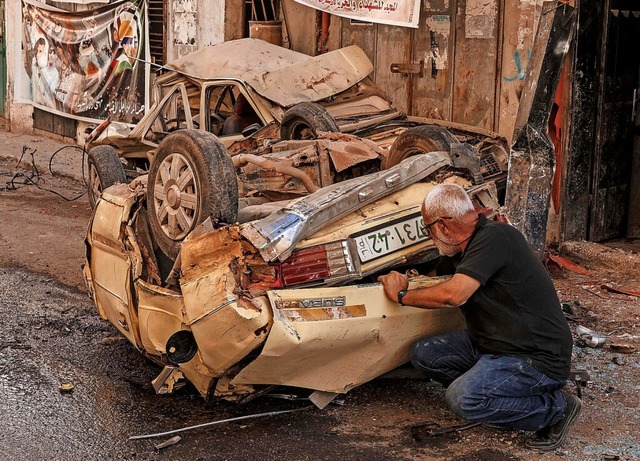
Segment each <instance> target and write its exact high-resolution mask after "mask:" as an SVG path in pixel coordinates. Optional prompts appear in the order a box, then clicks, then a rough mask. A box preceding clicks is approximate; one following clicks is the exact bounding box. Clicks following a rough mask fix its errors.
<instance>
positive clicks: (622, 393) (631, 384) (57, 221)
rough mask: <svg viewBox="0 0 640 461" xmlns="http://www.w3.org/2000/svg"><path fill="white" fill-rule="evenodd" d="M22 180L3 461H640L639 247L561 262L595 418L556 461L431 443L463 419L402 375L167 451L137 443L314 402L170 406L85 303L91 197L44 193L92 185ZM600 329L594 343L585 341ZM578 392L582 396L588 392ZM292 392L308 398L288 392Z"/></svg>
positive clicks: (3, 323) (490, 446)
mask: <svg viewBox="0 0 640 461" xmlns="http://www.w3.org/2000/svg"><path fill="white" fill-rule="evenodd" d="M24 171H28V170H24ZM16 172H17V167H16V165H15V162H14V161H13V160H7V159H1V158H0V246H1V248H2V249H1V250H0V279H2V286H1V287H0V329H1V330H2V331H0V337H1V338H2V339H1V340H0V353H1V354H0V356H1V357H0V382H2V386H0V388H2V389H3V390H0V400H2V403H0V418H2V419H3V421H11V425H10V428H11V430H10V431H9V432H6V431H5V432H6V433H4V434H3V435H1V436H0V443H1V444H2V446H3V447H4V449H3V450H4V451H3V453H0V459H18V458H20V459H25V460H36V459H43V456H46V457H47V458H48V459H65V460H73V459H89V458H91V459H153V460H155V459H202V460H205V459H228V460H236V459H238V460H242V459H247V460H248V459H258V458H260V459H265V460H278V459H309V460H317V459H332V460H334V459H342V460H361V459H370V460H372V461H373V460H383V459H384V460H387V459H389V460H392V459H393V460H396V459H405V460H425V459H429V460H459V461H462V460H468V461H471V460H482V461H492V460H538V459H539V460H573V461H582V460H638V459H640V432H639V431H638V429H637V427H638V425H639V423H640V409H639V408H640V392H639V388H640V361H639V357H640V355H639V354H640V352H638V350H640V333H639V330H638V325H639V324H640V297H638V294H640V293H636V294H624V293H620V291H628V292H630V293H631V291H632V290H635V291H636V292H637V291H639V290H640V284H639V281H640V256H639V255H638V253H637V250H638V248H639V247H640V245H638V242H634V241H619V242H614V243H612V244H608V245H602V244H594V243H587V242H569V243H566V244H564V245H562V246H561V247H560V249H559V252H560V255H563V256H565V257H566V258H568V259H570V260H571V261H573V262H575V263H577V264H578V265H579V268H571V270H570V269H567V268H563V267H561V266H559V265H558V264H557V263H555V262H553V261H551V260H550V261H548V262H547V264H548V268H549V271H550V272H551V273H552V275H553V279H554V282H555V284H556V287H557V290H558V293H559V296H560V299H561V301H562V302H563V303H564V304H563V306H564V309H565V314H566V316H567V318H568V319H569V323H570V326H571V329H572V331H573V332H574V339H575V347H574V358H573V365H574V368H576V369H582V370H584V371H586V373H587V374H588V376H589V380H588V382H585V383H584V384H585V387H581V388H580V391H581V394H582V399H583V402H584V406H583V412H582V415H581V417H580V419H579V420H578V422H577V424H576V426H575V427H574V428H573V430H572V431H571V434H570V436H569V438H568V440H567V441H566V443H565V444H564V446H562V447H561V448H560V449H558V450H556V451H555V452H550V453H538V452H532V451H530V450H527V449H526V448H525V447H524V445H523V440H524V438H525V437H526V435H527V434H524V433H522V432H517V431H498V430H494V429H489V428H486V427H483V426H478V427H475V428H471V429H468V430H465V431H460V432H451V433H449V434H446V435H441V436H437V437H432V436H429V435H428V430H429V429H432V428H434V427H447V426H454V425H459V424H463V423H464V421H462V420H460V419H458V418H457V417H455V416H454V415H453V414H452V413H451V412H450V411H449V410H448V409H447V407H446V405H445V403H444V400H443V394H444V390H443V389H442V388H441V387H440V386H439V385H437V384H435V383H432V382H427V381H424V380H414V379H397V378H396V379H378V380H375V381H373V382H370V383H367V384H366V385H363V386H361V387H359V388H356V389H354V390H353V391H351V392H350V393H348V394H347V395H346V396H344V399H343V400H344V405H331V406H329V407H327V409H325V410H323V411H320V410H317V409H315V408H309V409H304V410H302V411H299V412H296V413H291V414H289V415H285V416H280V417H275V418H262V419H251V420H246V421H240V422H235V423H232V424H226V425H220V426H215V427H212V428H209V429H199V430H194V431H188V432H184V433H182V434H181V435H182V440H181V441H180V442H179V443H177V444H176V445H174V446H171V447H169V448H166V449H156V448H155V446H156V444H158V443H159V442H161V441H163V440H166V439H167V438H169V436H167V437H165V438H160V439H152V440H141V441H129V440H127V438H128V436H129V435H134V434H136V433H138V434H139V433H145V432H146V433H148V432H155V431H160V430H167V429H173V428H176V427H186V426H190V425H194V424H200V423H206V422H209V421H212V420H215V419H220V418H224V417H237V416H242V415H251V414H255V413H260V412H269V411H274V410H282V409H292V408H302V407H306V406H307V405H308V403H304V402H297V401H285V400H281V399H276V398H273V397H272V398H261V399H256V400H254V401H252V402H251V403H250V404H246V405H238V404H234V403H228V402H205V401H204V400H203V399H201V398H200V397H199V396H198V395H197V393H196V392H195V391H194V390H193V389H192V388H190V387H188V386H187V387H185V388H183V389H182V390H180V391H178V392H177V393H176V394H174V395H170V396H159V395H155V393H154V392H153V388H152V387H151V385H150V380H151V379H153V378H154V377H155V376H156V375H157V373H158V372H159V369H158V368H157V367H155V366H154V365H152V364H151V363H150V362H149V361H147V360H145V359H144V358H143V357H142V356H141V355H140V354H139V353H138V352H137V351H136V350H135V348H134V347H133V346H131V345H130V344H129V343H127V342H126V341H125V340H123V339H121V338H119V336H118V334H117V332H116V330H115V328H112V327H111V325H110V324H108V323H107V322H106V321H103V320H101V319H100V318H99V316H98V313H97V311H96V310H95V308H94V306H93V304H92V301H91V300H90V299H89V298H88V297H86V292H85V289H84V283H83V280H82V273H81V266H82V264H83V262H84V261H83V255H84V243H83V239H84V234H85V232H86V226H87V223H88V220H89V218H90V208H89V205H88V202H87V200H86V196H83V197H81V198H79V199H77V200H73V201H67V200H65V199H63V198H61V197H60V196H59V195H56V194H55V193H52V192H49V191H46V190H44V189H50V190H53V191H55V192H57V193H58V194H61V195H63V196H64V197H67V198H74V197H76V196H77V195H79V194H81V193H82V191H83V187H84V186H83V185H82V184H80V183H78V182H74V181H71V180H69V179H64V178H58V177H56V178H53V177H50V176H47V175H45V177H44V178H43V179H44V180H45V182H43V183H40V187H41V188H40V189H38V188H36V187H35V186H33V185H24V184H23V185H18V184H16V181H13V182H14V184H13V186H12V187H6V183H7V181H8V180H9V179H11V178H12V177H14V175H15V173H16ZM17 185H18V187H16V186H17ZM45 186H46V187H45ZM554 254H555V253H554ZM556 259H557V258H556ZM563 265H564V266H565V267H569V264H568V263H563ZM580 268H582V269H584V270H586V271H588V273H587V272H584V273H582V274H580V273H578V272H576V270H580ZM603 286H605V287H608V288H603ZM616 291H618V292H616ZM581 327H582V328H581ZM585 329H588V330H591V332H587V333H586V334H585V335H584V336H580V335H579V334H578V333H579V332H580V331H585ZM598 338H600V339H599V340H598ZM603 341H604V342H603ZM602 342H603V344H600V343H602ZM594 346H595V347H594ZM72 378H75V389H74V392H73V393H72V394H69V395H63V394H61V393H60V392H59V385H60V383H61V382H62V381H64V380H65V379H72ZM567 389H568V391H569V392H572V393H577V392H578V387H577V386H575V385H574V384H569V385H568V387H567ZM292 392H293V393H296V392H298V393H301V394H302V391H299V390H293V391H292V390H286V391H284V393H292ZM33 402H36V404H34V403H33ZM16 453H19V456H18V458H15V454H16Z"/></svg>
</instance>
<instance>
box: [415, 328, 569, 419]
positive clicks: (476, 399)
mask: <svg viewBox="0 0 640 461" xmlns="http://www.w3.org/2000/svg"><path fill="white" fill-rule="evenodd" d="M411 362H412V363H413V365H414V366H415V367H416V368H417V369H419V370H422V371H423V372H425V373H426V375H427V377H429V378H431V379H433V380H435V381H438V382H441V383H442V384H444V385H445V386H448V387H447V391H446V394H445V398H446V401H447V404H448V405H449V408H451V410H452V411H453V412H454V413H455V414H456V415H458V416H460V417H461V418H463V419H466V420H469V421H477V422H482V423H488V424H495V425H498V426H504V427H510V428H513V429H519V430H523V431H537V430H539V429H542V428H543V427H546V426H548V425H549V424H555V423H556V422H558V421H559V420H560V419H562V417H563V416H564V410H565V407H566V400H565V397H564V394H563V393H562V392H561V391H560V389H561V388H562V387H563V386H564V385H565V382H561V381H557V380H555V379H552V378H549V377H548V376H546V375H544V374H543V373H540V372H539V371H538V370H536V368H535V367H534V366H533V365H531V363H530V362H529V361H528V360H526V359H524V358H521V357H515V356H508V355H490V354H480V353H479V352H478V351H477V350H476V349H475V347H474V346H473V344H471V340H470V339H469V335H468V334H467V331H466V330H462V331H456V332H454V333H448V334H445V335H440V336H428V337H425V338H422V339H420V340H418V341H417V342H416V343H415V344H414V345H413V348H412V351H411Z"/></svg>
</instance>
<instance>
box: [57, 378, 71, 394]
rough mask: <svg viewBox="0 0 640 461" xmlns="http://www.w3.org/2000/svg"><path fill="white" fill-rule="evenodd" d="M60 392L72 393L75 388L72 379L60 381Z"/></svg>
mask: <svg viewBox="0 0 640 461" xmlns="http://www.w3.org/2000/svg"><path fill="white" fill-rule="evenodd" d="M59 389H60V393H61V394H71V393H72V392H73V389H74V385H73V383H72V382H71V381H68V382H64V383H60V388H59Z"/></svg>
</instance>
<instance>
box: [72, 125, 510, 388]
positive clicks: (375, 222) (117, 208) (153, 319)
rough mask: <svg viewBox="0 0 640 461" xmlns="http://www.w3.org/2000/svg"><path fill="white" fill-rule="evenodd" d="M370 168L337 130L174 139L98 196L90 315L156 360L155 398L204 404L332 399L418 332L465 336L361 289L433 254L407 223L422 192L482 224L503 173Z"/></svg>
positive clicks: (465, 165) (375, 160)
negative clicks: (452, 192)
mask: <svg viewBox="0 0 640 461" xmlns="http://www.w3.org/2000/svg"><path fill="white" fill-rule="evenodd" d="M189 152H198V155H194V156H190V154H189ZM383 161H384V153H383V151H382V150H381V149H380V147H379V146H378V145H377V144H375V143H373V142H371V141H368V140H366V139H360V138H357V137H355V136H351V135H348V134H344V133H334V134H327V135H321V136H320V138H319V139H316V140H306V141H281V142H277V143H272V144H267V145H262V146H260V147H258V148H257V149H255V150H252V151H246V150H238V151H237V152H233V151H232V152H228V151H227V149H226V148H225V147H224V145H223V143H222V142H221V141H219V140H218V139H217V138H216V137H215V136H214V135H212V134H210V133H206V132H202V131H200V130H181V131H178V132H176V133H172V134H170V135H168V136H167V137H166V138H165V139H164V140H163V143H162V145H161V146H160V149H159V154H157V158H156V159H155V161H154V163H153V164H152V168H151V171H150V172H149V175H148V176H147V175H143V176H140V177H138V178H136V179H135V180H134V181H132V182H131V183H130V184H117V185H114V186H112V187H109V188H108V189H106V190H105V191H104V192H103V194H102V197H101V198H100V199H99V200H98V201H97V204H96V207H95V209H94V213H93V216H92V220H91V223H90V225H89V230H88V234H87V239H86V242H87V262H86V265H85V268H84V274H85V279H86V281H87V285H88V287H89V289H90V291H91V293H92V295H93V297H94V300H95V303H96V305H97V308H98V310H99V312H100V315H101V316H102V317H103V318H104V319H107V320H109V321H110V322H111V323H112V324H113V325H114V326H115V327H116V328H117V329H118V330H119V331H120V333H121V334H122V335H124V336H125V337H126V338H127V339H128V340H129V341H130V342H131V343H132V344H133V345H134V346H135V347H136V348H137V349H138V350H140V351H141V352H142V353H144V354H145V355H146V356H148V357H149V358H150V359H152V360H153V361H154V362H156V363H158V364H160V365H162V366H164V369H163V371H162V372H161V374H160V375H159V376H158V378H157V379H156V380H155V381H154V386H155V388H156V390H157V391H158V392H170V391H171V390H172V389H173V387H174V384H175V383H176V382H178V381H179V380H182V379H186V380H188V381H190V382H191V383H192V384H193V385H194V386H195V388H196V389H197V390H198V391H199V393H200V394H201V395H202V396H204V397H206V398H211V397H222V398H231V399H238V398H247V397H248V396H251V395H255V393H256V392H257V391H260V390H261V389H264V388H265V387H267V386H273V385H287V386H296V387H301V388H307V389H312V390H315V391H321V392H327V393H334V394H339V393H345V392H347V391H349V390H350V389H352V388H354V387H356V386H358V385H360V384H362V383H365V382H367V381H369V380H371V379H373V378H375V377H377V376H380V375H382V374H384V373H386V372H388V371H390V370H392V369H394V368H396V367H398V366H399V365H401V364H403V363H405V362H406V361H407V360H408V356H409V345H410V344H411V343H412V342H413V341H415V340H416V339H417V338H418V337H420V336H423V335H425V334H430V333H433V334H435V333H441V332H446V331H452V330H455V329H459V328H463V326H464V321H463V318H462V316H461V314H460V313H459V311H458V310H455V309H436V310H422V309H416V308H411V307H401V306H399V305H398V304H396V303H394V302H391V301H389V300H388V299H387V298H386V297H385V295H384V292H383V288H382V286H381V285H380V284H379V283H377V282H375V280H376V277H377V275H379V274H381V273H385V272H387V271H389V270H391V269H398V270H409V269H410V268H421V267H424V265H428V264H429V263H430V262H432V261H433V260H434V258H435V257H436V256H437V252H436V250H435V247H434V245H433V243H432V242H431V240H429V239H428V238H427V237H426V236H425V235H424V234H423V233H422V232H421V227H422V226H423V225H424V223H422V218H421V215H420V207H421V202H422V200H423V198H424V197H425V195H426V194H427V193H428V191H429V190H430V189H431V188H432V187H433V186H434V185H435V184H437V183H440V182H455V183H457V184H460V185H462V186H463V187H465V188H466V190H467V191H468V193H469V195H470V197H471V198H472V200H473V202H474V203H475V205H476V206H477V209H478V211H479V212H483V213H485V214H487V215H489V216H494V215H495V214H496V210H497V209H498V206H499V205H498V200H497V192H496V187H495V182H494V181H493V180H492V178H494V177H500V174H502V172H499V173H494V172H492V171H490V170H487V169H486V168H484V167H483V166H482V165H481V162H480V159H479V158H478V157H477V155H476V154H474V153H473V152H471V151H469V150H465V149H458V150H456V149H454V153H452V152H450V151H434V152H428V153H417V154H416V155H411V156H408V157H407V158H405V159H403V160H401V161H400V162H399V163H398V164H397V165H393V166H386V167H383V165H382V163H383ZM196 169H197V171H196ZM433 283H438V280H437V279H429V278H426V277H417V276H416V277H413V278H412V279H411V284H412V286H421V285H422V286H426V285H428V284H433Z"/></svg>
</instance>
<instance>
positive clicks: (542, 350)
mask: <svg viewBox="0 0 640 461" xmlns="http://www.w3.org/2000/svg"><path fill="white" fill-rule="evenodd" d="M447 259H449V261H446V260H447ZM443 263H444V264H442V265H441V266H440V267H439V269H438V272H439V273H443V272H442V269H443V268H444V267H446V266H447V263H453V267H455V272H456V273H459V274H465V275H468V276H469V277H472V278H474V279H476V280H477V281H479V282H480V284H481V285H480V287H479V288H478V290H477V291H476V292H475V293H474V294H473V295H472V296H471V298H469V300H468V301H467V302H466V303H465V304H464V305H463V306H462V312H463V314H464V316H465V319H466V322H467V330H468V332H469V337H470V338H471V341H472V342H473V344H474V345H475V346H476V347H477V349H478V350H479V351H480V352H481V353H483V354H501V355H515V356H519V357H523V358H525V359H530V361H531V362H532V364H533V365H534V366H535V367H536V368H537V369H538V370H539V371H541V372H542V373H544V374H545V375H547V376H549V377H551V378H554V379H557V380H564V379H567V377H568V376H569V372H570V367H571V348H572V345H573V340H572V337H571V331H570V330H569V325H568V324H567V321H566V319H565V318H564V315H563V313H562V308H561V307H560V301H559V300H558V296H557V294H556V291H555V288H554V286H553V282H552V281H551V278H550V277H549V274H548V273H547V271H546V269H545V268H544V266H543V265H542V263H541V262H540V260H539V259H538V258H537V256H536V255H535V254H534V253H533V251H532V250H531V249H530V247H529V245H528V244H527V242H526V240H525V239H524V236H523V235H522V234H521V233H520V232H518V231H517V230H516V229H515V228H513V227H511V226H510V225H508V224H505V223H499V222H495V221H488V220H487V218H486V217H484V216H483V215H480V216H479V219H478V224H477V225H476V228H475V230H474V233H473V234H472V237H471V239H470V240H469V244H468V245H467V248H466V250H465V252H464V253H462V254H459V255H457V256H456V257H454V258H445V259H444V261H443ZM449 267H451V266H450V265H449ZM449 273H452V271H449Z"/></svg>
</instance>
